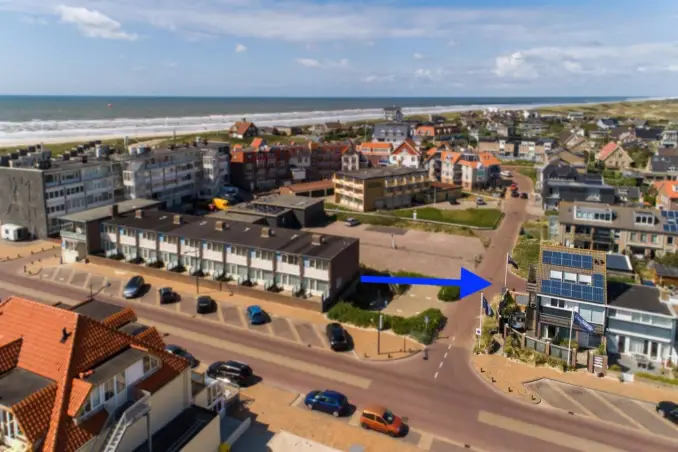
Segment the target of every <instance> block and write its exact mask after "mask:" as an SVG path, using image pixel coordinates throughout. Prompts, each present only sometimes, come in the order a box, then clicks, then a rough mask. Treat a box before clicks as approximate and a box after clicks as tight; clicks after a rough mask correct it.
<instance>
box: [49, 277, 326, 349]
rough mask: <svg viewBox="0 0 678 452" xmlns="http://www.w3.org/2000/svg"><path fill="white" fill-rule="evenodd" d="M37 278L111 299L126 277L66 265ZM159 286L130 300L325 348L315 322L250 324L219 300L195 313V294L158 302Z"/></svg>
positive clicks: (241, 312) (239, 309)
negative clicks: (209, 308)
mask: <svg viewBox="0 0 678 452" xmlns="http://www.w3.org/2000/svg"><path fill="white" fill-rule="evenodd" d="M39 277H40V278H41V279H43V280H48V281H53V282H57V283H60V284H65V285H69V286H72V287H77V288H79V289H86V290H89V291H90V292H91V293H92V294H93V295H95V296H96V295H97V294H99V293H101V294H104V295H106V296H109V297H113V298H123V297H122V291H123V289H124V286H125V284H126V283H127V279H129V277H126V276H123V275H121V276H120V278H106V277H103V276H100V275H96V274H90V273H88V272H86V271H82V270H80V269H76V268H72V267H67V266H61V267H45V268H43V269H42V271H41V272H40V275H39ZM159 289H160V287H155V286H152V287H147V288H145V290H144V291H142V293H141V295H140V296H138V297H137V298H134V299H133V301H135V302H138V303H143V304H147V305H155V306H160V307H162V308H163V309H169V310H173V311H176V312H178V313H181V314H185V315H187V316H201V317H202V318H204V319H208V320H211V321H214V322H220V323H224V324H226V325H229V326H233V327H237V328H247V329H250V330H251V331H255V332H257V333H260V334H265V335H267V336H273V337H276V338H279V339H283V340H288V341H293V342H297V343H300V344H304V345H308V346H311V347H316V348H320V349H329V344H328V343H327V339H326V337H325V333H324V331H323V330H322V328H321V327H320V326H319V325H317V324H314V323H310V322H304V321H301V320H297V319H290V318H286V317H280V316H274V315H270V314H269V317H270V322H268V323H266V324H263V325H250V322H249V321H248V319H247V315H246V313H245V312H244V309H243V308H242V307H241V306H239V305H236V304H229V303H225V302H223V301H219V302H218V304H217V308H216V310H215V311H214V312H212V313H207V314H197V312H196V298H197V295H196V294H195V293H193V294H190V293H177V294H176V295H177V297H176V298H177V299H176V301H175V302H173V303H166V304H161V303H160V295H159V293H158V290H159Z"/></svg>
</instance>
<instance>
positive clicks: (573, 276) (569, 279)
mask: <svg viewBox="0 0 678 452" xmlns="http://www.w3.org/2000/svg"><path fill="white" fill-rule="evenodd" d="M565 281H567V282H572V283H576V282H577V274H576V273H567V272H565Z"/></svg>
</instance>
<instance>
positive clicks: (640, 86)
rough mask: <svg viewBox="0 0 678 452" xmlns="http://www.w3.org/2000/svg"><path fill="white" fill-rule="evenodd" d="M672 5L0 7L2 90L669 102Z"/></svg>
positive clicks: (14, 2)
mask: <svg viewBox="0 0 678 452" xmlns="http://www.w3.org/2000/svg"><path fill="white" fill-rule="evenodd" d="M677 22H678V2H675V1H668V0H666V1H652V0H646V1H644V2H642V3H639V2H638V1H630V0H617V1H608V0H597V1H590V0H589V1H582V0H568V1H565V0H562V1H555V0H541V1H531V0H503V1H499V0H496V1H490V0H475V1H470V0H467V1H455V0H409V1H401V0H376V1H371V0H370V1H367V0H364V1H356V0H343V1H338V0H284V1H282V0H192V1H184V0H0V42H2V43H3V44H2V45H0V61H1V62H3V70H2V71H0V94H118V95H182V96H185V95H201V96H253V95H258V96H555V95H558V96H576V95H581V96H596V95H598V96H606V95H610V96H611V95H622V96H623V95H628V96H634V95H639V96H646V95H647V96H673V95H675V93H676V90H675V86H676V80H678V38H676V37H675V32H674V31H673V30H674V29H675V24H676V23H677Z"/></svg>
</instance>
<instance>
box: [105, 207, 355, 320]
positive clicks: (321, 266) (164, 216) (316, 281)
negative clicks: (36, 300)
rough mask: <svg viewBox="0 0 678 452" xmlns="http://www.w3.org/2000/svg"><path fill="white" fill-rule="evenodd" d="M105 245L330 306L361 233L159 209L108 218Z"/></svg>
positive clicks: (108, 251) (117, 252)
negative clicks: (338, 233)
mask: <svg viewBox="0 0 678 452" xmlns="http://www.w3.org/2000/svg"><path fill="white" fill-rule="evenodd" d="M101 248H102V252H104V253H105V255H106V256H108V257H116V256H121V257H123V258H124V259H125V260H127V261H132V262H140V263H145V264H146V265H153V266H155V267H159V266H162V267H164V268H165V269H166V270H175V271H177V270H181V269H185V270H186V272H188V274H191V275H203V276H208V277H211V278H213V279H218V280H222V279H226V280H233V281H235V282H237V283H238V284H252V285H256V286H259V287H262V288H263V289H265V290H268V289H272V288H274V287H277V288H280V289H282V290H283V291H285V292H288V293H289V294H291V295H298V294H300V293H303V294H305V295H307V296H309V297H311V298H310V299H311V300H316V301H318V305H319V306H320V307H321V308H322V309H323V310H325V308H327V307H328V306H329V305H330V304H331V303H332V302H333V301H334V300H335V299H336V297H337V296H338V295H339V294H341V293H342V292H343V291H344V290H345V289H346V288H347V287H348V286H350V285H351V284H352V283H353V281H354V280H355V278H356V277H357V276H358V274H359V265H360V264H359V244H358V240H357V239H353V238H347V237H338V236H330V235H321V234H311V233H308V232H303V231H297V230H291V229H283V228H271V227H268V226H261V225H254V224H250V223H244V222H238V221H229V220H221V219H217V218H212V217H197V216H188V215H172V214H171V213H168V212H162V211H155V210H148V211H142V210H137V211H135V212H134V213H127V214H123V215H118V216H116V217H113V218H111V219H109V220H106V221H103V222H102V230H101Z"/></svg>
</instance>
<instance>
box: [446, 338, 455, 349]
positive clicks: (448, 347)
mask: <svg viewBox="0 0 678 452" xmlns="http://www.w3.org/2000/svg"><path fill="white" fill-rule="evenodd" d="M452 340H454V338H452ZM451 348H452V344H450V345H448V346H447V349H448V350H449V349H451Z"/></svg>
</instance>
